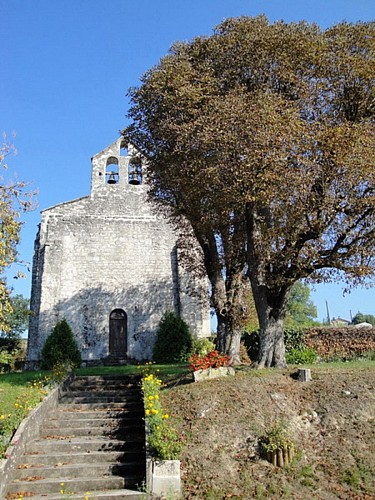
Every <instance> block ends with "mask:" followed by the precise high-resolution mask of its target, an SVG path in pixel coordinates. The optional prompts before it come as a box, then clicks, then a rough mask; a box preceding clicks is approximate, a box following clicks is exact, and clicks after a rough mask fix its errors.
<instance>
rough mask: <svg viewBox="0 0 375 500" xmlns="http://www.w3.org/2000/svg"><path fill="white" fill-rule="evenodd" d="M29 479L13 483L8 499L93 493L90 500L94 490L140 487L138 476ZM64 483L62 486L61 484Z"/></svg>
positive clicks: (140, 479)
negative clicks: (13, 495)
mask: <svg viewBox="0 0 375 500" xmlns="http://www.w3.org/2000/svg"><path fill="white" fill-rule="evenodd" d="M38 477H39V476H35V477H34V478H32V477H30V478H29V479H28V480H26V481H21V480H19V481H13V482H12V483H11V484H10V486H9V489H8V497H9V495H12V494H18V495H20V494H23V496H24V497H26V496H30V493H31V494H34V495H35V494H38V495H43V494H49V493H54V494H56V493H59V492H60V493H61V491H62V492H63V493H61V495H62V498H64V497H65V496H66V497H67V498H70V494H71V493H81V494H85V493H86V492H88V491H90V492H93V494H92V495H90V496H91V498H93V497H94V498H95V490H102V491H103V490H106V489H109V490H112V489H123V488H136V487H137V484H139V485H141V483H142V478H141V477H140V476H134V477H127V478H123V477H120V476H104V477H98V478H72V479H70V478H69V479H68V478H63V477H60V478H54V479H53V478H52V479H37V478H38ZM61 483H64V484H61Z"/></svg>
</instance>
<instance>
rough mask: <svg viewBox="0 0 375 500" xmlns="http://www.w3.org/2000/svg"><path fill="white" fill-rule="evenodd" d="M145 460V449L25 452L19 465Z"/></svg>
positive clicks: (53, 465) (26, 466)
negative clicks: (49, 452)
mask: <svg viewBox="0 0 375 500" xmlns="http://www.w3.org/2000/svg"><path fill="white" fill-rule="evenodd" d="M141 460H143V461H145V451H137V450H135V451H133V450H129V451H88V452H75V453H72V452H71V451H70V452H68V453H51V454H50V455H48V454H47V453H36V454H31V453H25V454H24V455H23V462H22V463H21V464H20V465H19V466H20V467H24V468H28V467H29V466H30V467H31V466H32V467H44V466H50V467H59V466H60V465H64V464H65V465H66V464H68V463H70V464H93V463H106V462H137V461H141Z"/></svg>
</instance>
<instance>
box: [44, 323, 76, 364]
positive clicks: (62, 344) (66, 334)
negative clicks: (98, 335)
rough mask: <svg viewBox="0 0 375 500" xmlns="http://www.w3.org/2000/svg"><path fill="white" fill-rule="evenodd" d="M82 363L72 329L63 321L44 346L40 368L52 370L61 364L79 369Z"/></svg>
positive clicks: (58, 324) (57, 325)
mask: <svg viewBox="0 0 375 500" xmlns="http://www.w3.org/2000/svg"><path fill="white" fill-rule="evenodd" d="M81 361H82V359H81V353H80V352H79V349H78V345H77V342H76V339H75V338H74V335H73V332H72V329H71V328H70V326H69V325H68V323H67V322H66V321H65V319H63V320H62V321H59V323H57V324H56V326H55V328H54V329H53V331H52V333H51V334H50V335H49V337H48V338H47V340H46V342H45V344H44V346H43V349H42V359H41V363H40V367H41V368H42V369H43V370H52V369H53V368H54V366H56V365H58V364H61V363H62V364H70V365H71V366H72V367H78V366H80V364H81Z"/></svg>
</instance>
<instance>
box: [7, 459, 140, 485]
mask: <svg viewBox="0 0 375 500" xmlns="http://www.w3.org/2000/svg"><path fill="white" fill-rule="evenodd" d="M144 474H145V464H144V463H143V462H128V463H122V462H118V463H107V462H103V463H101V464H70V463H68V464H65V463H63V464H62V465H58V466H57V467H54V466H45V467H31V468H27V469H26V468H25V469H22V468H20V469H17V471H16V474H15V476H14V480H15V481H18V480H20V481H22V480H25V479H26V478H28V477H39V478H40V479H42V478H43V479H56V478H61V477H64V478H65V477H69V478H71V479H72V478H79V477H82V478H83V477H84V478H97V477H100V476H121V477H125V478H126V477H127V476H131V477H134V476H137V475H144Z"/></svg>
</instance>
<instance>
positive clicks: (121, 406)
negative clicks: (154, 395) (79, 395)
mask: <svg viewBox="0 0 375 500" xmlns="http://www.w3.org/2000/svg"><path fill="white" fill-rule="evenodd" d="M72 405H74V411H80V410H83V411H87V410H112V411H113V410H123V411H125V410H132V411H133V410H135V409H139V408H143V403H142V402H139V403H138V402H136V401H134V402H129V403H126V402H123V401H122V402H108V403H103V402H100V403H99V402H95V403H90V402H88V403H82V402H81V403H78V402H77V401H74V398H72V402H70V403H67V402H65V401H64V402H62V403H61V404H59V408H58V409H59V411H64V410H69V406H72Z"/></svg>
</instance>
